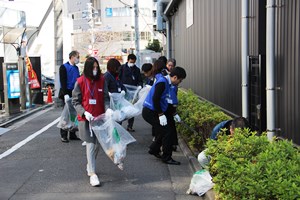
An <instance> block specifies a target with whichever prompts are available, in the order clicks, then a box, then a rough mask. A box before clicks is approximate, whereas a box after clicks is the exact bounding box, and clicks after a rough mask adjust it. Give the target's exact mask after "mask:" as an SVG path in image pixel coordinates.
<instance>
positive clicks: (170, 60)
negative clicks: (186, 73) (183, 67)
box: [167, 58, 176, 67]
mask: <svg viewBox="0 0 300 200" xmlns="http://www.w3.org/2000/svg"><path fill="white" fill-rule="evenodd" d="M169 62H172V63H173V64H174V67H176V60H175V59H174V58H169V59H168V61H167V63H169Z"/></svg>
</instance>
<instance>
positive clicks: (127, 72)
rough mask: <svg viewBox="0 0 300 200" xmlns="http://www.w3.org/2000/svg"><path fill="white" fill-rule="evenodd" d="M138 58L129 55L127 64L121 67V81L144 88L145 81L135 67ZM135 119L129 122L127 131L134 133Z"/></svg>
mask: <svg viewBox="0 0 300 200" xmlns="http://www.w3.org/2000/svg"><path fill="white" fill-rule="evenodd" d="M135 61H136V56H135V55H134V54H129V55H128V57H127V62H126V63H125V64H124V65H122V66H121V67H120V70H119V79H120V80H121V82H122V83H123V84H127V85H133V86H140V87H143V80H142V75H141V72H140V69H139V68H138V67H137V66H136V65H135ZM133 122H134V118H131V119H129V120H128V125H127V130H128V131H130V132H134V131H135V130H134V129H133Z"/></svg>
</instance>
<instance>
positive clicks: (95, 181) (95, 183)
mask: <svg viewBox="0 0 300 200" xmlns="http://www.w3.org/2000/svg"><path fill="white" fill-rule="evenodd" d="M90 184H91V185H92V186H93V187H95V186H99V185H100V181H99V179H98V176H97V175H96V174H93V175H92V176H91V177H90Z"/></svg>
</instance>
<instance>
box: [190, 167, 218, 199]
mask: <svg viewBox="0 0 300 200" xmlns="http://www.w3.org/2000/svg"><path fill="white" fill-rule="evenodd" d="M211 179H212V177H211V176H210V174H209V172H208V171H207V170H204V169H202V170H199V171H197V172H195V173H194V175H193V177H192V180H191V183H190V188H189V189H188V191H187V192H186V193H187V194H197V195H198V196H202V195H203V194H205V193H206V192H207V191H208V190H210V189H211V188H212V187H213V186H214V184H213V182H212V181H211Z"/></svg>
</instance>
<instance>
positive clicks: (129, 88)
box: [123, 84, 141, 104]
mask: <svg viewBox="0 0 300 200" xmlns="http://www.w3.org/2000/svg"><path fill="white" fill-rule="evenodd" d="M123 85H124V86H125V88H126V94H125V99H126V100H127V101H129V102H130V103H132V104H134V103H135V102H136V101H137V100H138V93H139V91H140V90H141V87H139V86H134V85H127V84H123Z"/></svg>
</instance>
